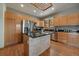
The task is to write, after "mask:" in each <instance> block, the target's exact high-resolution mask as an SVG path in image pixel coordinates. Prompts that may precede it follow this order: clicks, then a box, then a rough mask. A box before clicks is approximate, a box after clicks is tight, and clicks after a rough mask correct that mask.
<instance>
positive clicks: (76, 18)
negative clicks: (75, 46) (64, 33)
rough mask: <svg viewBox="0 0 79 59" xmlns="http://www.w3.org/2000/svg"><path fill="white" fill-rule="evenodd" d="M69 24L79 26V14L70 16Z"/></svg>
mask: <svg viewBox="0 0 79 59" xmlns="http://www.w3.org/2000/svg"><path fill="white" fill-rule="evenodd" d="M67 23H68V25H79V15H78V14H72V15H69V16H68V20H67Z"/></svg>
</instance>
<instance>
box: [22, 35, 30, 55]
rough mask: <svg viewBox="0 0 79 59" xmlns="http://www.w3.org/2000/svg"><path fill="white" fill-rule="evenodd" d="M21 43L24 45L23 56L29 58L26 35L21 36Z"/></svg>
mask: <svg viewBox="0 0 79 59" xmlns="http://www.w3.org/2000/svg"><path fill="white" fill-rule="evenodd" d="M23 43H24V55H25V56H29V37H28V36H27V35H26V34H23Z"/></svg>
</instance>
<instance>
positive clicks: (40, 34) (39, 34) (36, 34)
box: [26, 32, 53, 38]
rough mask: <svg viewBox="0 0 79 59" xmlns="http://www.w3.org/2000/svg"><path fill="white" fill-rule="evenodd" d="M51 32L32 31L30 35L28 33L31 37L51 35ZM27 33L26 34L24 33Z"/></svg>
mask: <svg viewBox="0 0 79 59" xmlns="http://www.w3.org/2000/svg"><path fill="white" fill-rule="evenodd" d="M52 33H53V32H43V33H33V34H32V35H28V36H29V37H31V38H38V37H42V36H46V35H51V34H52ZM26 35H27V34H26Z"/></svg>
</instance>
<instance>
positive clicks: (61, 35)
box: [58, 32, 67, 44]
mask: <svg viewBox="0 0 79 59" xmlns="http://www.w3.org/2000/svg"><path fill="white" fill-rule="evenodd" d="M58 41H59V42H62V43H66V44H67V33H65V32H58Z"/></svg>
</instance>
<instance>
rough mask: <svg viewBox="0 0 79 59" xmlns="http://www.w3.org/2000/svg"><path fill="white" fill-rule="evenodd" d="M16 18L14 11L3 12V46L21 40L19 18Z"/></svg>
mask: <svg viewBox="0 0 79 59" xmlns="http://www.w3.org/2000/svg"><path fill="white" fill-rule="evenodd" d="M17 18H18V17H17V15H16V14H14V13H10V12H6V13H5V29H4V30H5V31H4V32H5V40H4V41H5V43H4V45H5V46H8V45H13V44H16V43H19V42H20V40H21V28H20V26H21V23H20V22H19V21H20V19H19V18H18V19H17ZM16 19H17V20H19V21H17V20H16Z"/></svg>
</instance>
